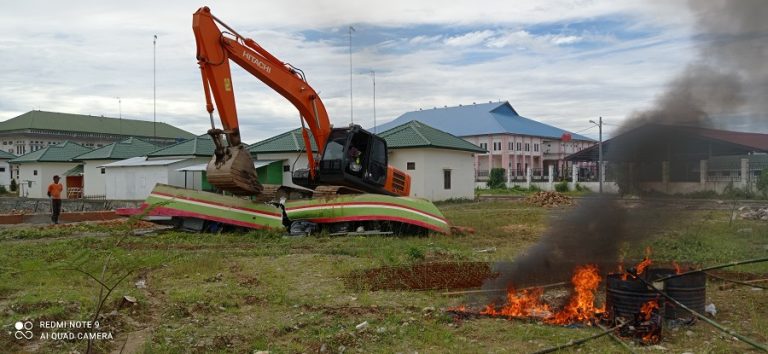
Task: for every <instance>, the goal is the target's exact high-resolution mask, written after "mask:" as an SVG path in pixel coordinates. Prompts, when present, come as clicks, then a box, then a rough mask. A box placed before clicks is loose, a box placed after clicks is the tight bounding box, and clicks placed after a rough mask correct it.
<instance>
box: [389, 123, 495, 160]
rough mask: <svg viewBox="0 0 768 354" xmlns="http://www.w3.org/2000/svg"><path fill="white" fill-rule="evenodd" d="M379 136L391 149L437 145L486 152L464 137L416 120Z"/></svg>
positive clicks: (444, 147) (437, 146)
mask: <svg viewBox="0 0 768 354" xmlns="http://www.w3.org/2000/svg"><path fill="white" fill-rule="evenodd" d="M379 136H381V137H382V138H384V140H386V142H387V147H388V148H390V149H398V148H415V147H435V148H442V149H452V150H464V151H470V152H479V153H484V152H486V151H485V150H483V149H481V148H480V147H479V146H477V145H474V144H472V143H470V142H468V141H466V140H464V139H462V138H459V137H456V136H454V135H451V134H448V133H446V132H444V131H441V130H438V129H435V128H433V127H430V126H428V125H426V124H424V123H421V122H419V121H415V120H414V121H410V122H407V123H405V124H403V125H400V126H397V127H394V128H392V129H389V130H387V131H385V132H382V133H379Z"/></svg>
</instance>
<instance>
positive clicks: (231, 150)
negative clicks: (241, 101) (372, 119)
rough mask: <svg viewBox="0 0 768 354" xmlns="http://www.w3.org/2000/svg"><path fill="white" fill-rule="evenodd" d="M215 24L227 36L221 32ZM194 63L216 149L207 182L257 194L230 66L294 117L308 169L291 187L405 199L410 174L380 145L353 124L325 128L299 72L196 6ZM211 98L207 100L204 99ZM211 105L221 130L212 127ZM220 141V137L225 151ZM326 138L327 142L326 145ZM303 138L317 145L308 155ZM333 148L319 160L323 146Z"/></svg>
mask: <svg viewBox="0 0 768 354" xmlns="http://www.w3.org/2000/svg"><path fill="white" fill-rule="evenodd" d="M219 25H220V26H222V27H224V28H225V29H226V31H222V30H221V29H220V28H219ZM192 29H193V31H194V33H195V39H196V43H197V60H198V64H199V66H200V72H201V75H202V80H203V89H204V92H205V98H206V109H207V111H208V113H209V115H210V116H211V130H209V131H208V133H209V134H210V135H211V136H212V137H213V141H214V143H215V144H216V151H215V153H214V157H213V158H212V159H211V162H210V163H209V164H208V168H207V173H208V180H209V182H210V183H211V184H213V185H214V186H216V187H218V188H220V189H223V190H227V191H230V192H232V193H234V194H242V195H254V194H258V193H260V192H261V190H262V186H261V185H260V184H259V183H258V178H257V175H256V170H255V168H254V167H253V160H252V158H251V156H250V154H249V153H248V151H247V149H245V147H244V145H243V144H242V142H241V138H240V126H239V123H238V116H237V109H236V106H235V96H234V87H233V83H232V75H231V71H230V66H229V65H230V64H229V62H230V60H231V61H232V62H234V63H236V64H237V65H239V66H241V67H242V68H243V69H245V70H246V71H247V72H249V73H250V74H251V75H253V76H255V77H256V78H258V79H259V80H261V81H262V82H264V83H265V84H267V85H268V86H269V87H271V88H272V89H273V90H275V91H276V92H278V93H279V94H280V95H282V96H283V97H285V98H286V99H287V100H288V101H289V102H291V103H292V104H293V105H294V106H295V107H296V109H297V110H298V111H299V115H300V117H301V123H302V124H301V125H302V138H303V140H304V146H306V147H307V148H306V154H307V159H308V168H307V169H306V170H301V171H297V172H296V173H295V175H294V182H295V183H297V184H299V185H301V186H305V187H308V188H310V189H315V188H316V187H318V186H328V185H338V186H346V187H348V188H350V189H353V190H357V191H361V192H373V193H379V194H389V195H406V196H407V195H408V194H409V193H410V176H408V175H407V174H405V173H404V172H402V171H399V170H397V169H394V168H392V167H391V166H388V165H387V163H386V162H387V154H386V143H385V142H384V140H383V139H381V138H379V137H377V136H375V135H373V134H371V133H370V132H367V131H365V130H364V129H362V128H360V127H359V126H350V127H349V128H336V129H334V128H333V127H332V126H331V123H330V120H329V118H328V112H327V111H326V109H325V105H324V104H323V102H322V100H320V97H319V96H318V95H317V92H315V90H314V89H313V88H312V87H311V86H310V85H309V84H308V83H307V82H306V80H305V77H304V74H303V73H302V72H301V70H298V69H296V68H295V67H293V66H291V65H290V64H287V63H284V62H282V61H280V60H278V59H277V58H275V57H274V56H273V55H272V54H270V53H269V52H268V51H266V50H265V49H264V48H262V47H261V46H260V45H259V44H257V43H256V42H255V41H253V40H252V39H250V38H245V37H243V36H241V35H240V34H238V33H237V32H236V31H235V30H234V29H232V28H231V27H229V26H228V25H226V24H225V23H224V22H222V21H220V20H219V19H217V18H216V17H215V16H213V15H212V14H211V11H210V9H209V8H208V7H202V8H200V9H199V10H197V12H195V13H194V15H193V21H192ZM211 96H212V97H213V100H212V99H211ZM214 102H215V105H216V108H218V114H219V118H220V120H221V123H222V126H223V129H217V128H216V127H215V124H214V119H213V111H214ZM222 135H223V136H225V137H226V140H227V145H226V146H225V145H224V141H223V139H222ZM331 137H333V141H330V139H331ZM310 139H312V140H313V141H314V143H315V146H317V151H316V155H315V153H314V152H313V151H312V149H311V148H309V147H310V146H312V144H311V142H310ZM329 146H330V147H331V148H332V152H331V153H330V154H326V149H327V148H328V147H329Z"/></svg>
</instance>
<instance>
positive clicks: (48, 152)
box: [8, 141, 91, 163]
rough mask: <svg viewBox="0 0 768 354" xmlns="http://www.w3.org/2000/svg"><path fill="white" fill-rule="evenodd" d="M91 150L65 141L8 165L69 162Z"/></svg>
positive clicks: (18, 158)
mask: <svg viewBox="0 0 768 354" xmlns="http://www.w3.org/2000/svg"><path fill="white" fill-rule="evenodd" d="M88 151H91V149H89V148H87V147H85V146H82V145H78V144H75V143H73V142H71V141H65V142H63V143H61V144H57V145H49V146H47V147H44V148H42V149H40V150H37V151H33V152H30V153H28V154H26V155H21V156H19V157H17V158H15V159H13V160H9V161H8V162H9V163H30V162H70V161H72V158H74V157H75V156H78V155H82V154H84V153H86V152H88Z"/></svg>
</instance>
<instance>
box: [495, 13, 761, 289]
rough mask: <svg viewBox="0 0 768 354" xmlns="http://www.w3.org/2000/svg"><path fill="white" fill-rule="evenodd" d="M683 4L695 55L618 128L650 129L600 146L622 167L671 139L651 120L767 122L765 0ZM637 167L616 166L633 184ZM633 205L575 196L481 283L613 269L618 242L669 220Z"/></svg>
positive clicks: (527, 281) (744, 125)
mask: <svg viewBox="0 0 768 354" xmlns="http://www.w3.org/2000/svg"><path fill="white" fill-rule="evenodd" d="M688 7H689V9H690V11H691V13H692V15H693V16H694V18H695V22H694V32H695V35H694V37H693V40H694V41H695V42H696V43H697V47H696V53H697V57H696V59H695V60H693V62H691V63H690V64H688V65H687V66H686V67H685V68H684V69H683V70H681V72H680V73H679V74H678V75H677V76H676V77H675V78H674V79H672V80H671V81H670V82H669V83H668V85H667V86H666V88H665V89H664V91H663V92H661V93H660V94H659V95H658V97H657V99H656V100H655V102H654V105H653V106H652V107H650V108H647V109H644V110H641V111H637V112H633V113H632V114H631V115H630V117H629V119H627V121H626V123H625V124H624V125H623V126H622V128H621V129H620V133H625V132H628V131H631V130H633V129H635V128H638V127H650V128H644V129H645V131H644V133H642V134H635V135H633V137H632V138H628V139H624V141H625V143H623V144H619V143H617V144H614V145H613V146H612V147H611V149H610V150H609V151H608V152H607V155H606V156H607V160H608V161H620V162H621V163H625V165H624V167H628V166H630V165H634V162H636V161H637V158H638V156H639V155H642V156H648V155H654V154H647V153H646V154H638V149H639V148H643V147H650V148H651V149H657V150H658V149H662V150H663V147H664V146H667V147H668V146H670V145H669V144H666V143H668V142H672V141H673V140H674V139H676V137H675V135H674V134H664V133H665V132H667V129H665V128H663V126H655V125H657V124H658V125H684V126H693V127H708V128H720V129H732V130H744V131H755V130H761V129H768V124H766V121H767V119H766V117H768V114H767V113H768V109H767V108H768V1H767V0H706V1H694V0H691V1H689V2H688ZM649 123H652V124H649ZM654 129H656V130H654ZM617 140H618V139H617ZM664 140H669V141H668V142H665V141H664ZM661 155H663V154H657V156H661ZM657 160H659V161H648V160H645V161H643V162H642V163H643V164H645V166H649V165H660V164H661V161H662V160H661V159H657ZM629 162H632V163H631V164H630V163H629ZM635 167H636V166H635ZM637 170H639V168H631V167H629V168H624V169H620V170H619V172H617V175H619V176H618V177H617V178H618V179H619V180H621V181H624V182H627V181H633V182H632V183H634V181H637V180H638V178H637V176H636V174H637ZM632 183H628V182H627V183H626V184H632ZM620 184H621V183H620ZM637 205H639V206H638V207H635V208H628V207H627V205H626V201H621V200H618V199H611V198H607V197H595V198H593V199H588V200H584V201H580V202H579V205H578V206H577V207H576V208H575V209H573V210H570V211H568V212H566V213H565V214H564V215H560V216H555V217H553V218H552V220H551V221H550V226H549V228H548V229H547V231H546V232H545V233H544V235H543V236H542V238H541V240H540V241H539V243H537V244H536V245H534V246H533V247H531V248H529V249H528V250H526V251H525V252H524V253H523V254H521V255H520V256H518V257H517V258H516V259H515V260H514V262H510V263H499V264H496V265H495V266H494V271H496V272H499V274H500V276H499V277H498V278H496V279H492V280H489V281H487V282H486V283H485V284H484V285H483V288H484V289H504V288H507V287H511V286H514V287H523V286H526V285H535V284H545V283H548V282H554V281H561V280H566V279H567V278H568V277H569V276H570V274H571V271H572V269H573V268H574V266H576V265H581V264H585V263H595V264H598V265H599V266H600V267H601V269H602V270H603V271H606V270H607V269H615V268H614V267H615V266H616V264H617V263H618V262H619V257H620V254H621V248H622V247H627V246H628V247H631V245H633V244H636V242H637V241H639V240H642V239H644V238H646V237H648V236H649V235H653V234H657V233H658V232H659V231H660V229H661V228H663V227H664V224H665V223H666V222H668V221H670V220H667V218H666V215H664V213H663V211H662V209H660V208H657V207H658V206H656V205H651V204H649V203H641V204H637Z"/></svg>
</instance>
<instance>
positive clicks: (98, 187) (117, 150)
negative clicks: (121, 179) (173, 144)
mask: <svg viewBox="0 0 768 354" xmlns="http://www.w3.org/2000/svg"><path fill="white" fill-rule="evenodd" d="M158 148H159V147H158V146H157V145H154V144H152V143H148V142H146V141H144V140H141V139H138V138H133V137H131V138H128V139H125V140H123V141H119V142H115V143H112V144H109V145H107V146H104V147H101V148H98V149H96V150H93V151H89V152H87V153H85V154H82V155H80V156H77V157H75V158H74V160H76V161H81V162H82V163H83V195H84V197H86V198H88V197H104V196H106V194H107V178H106V176H107V174H106V168H105V167H103V166H104V165H107V164H110V163H113V162H116V161H119V160H124V159H128V158H131V157H137V156H145V155H147V154H149V153H151V152H153V151H155V150H157V149H158Z"/></svg>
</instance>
